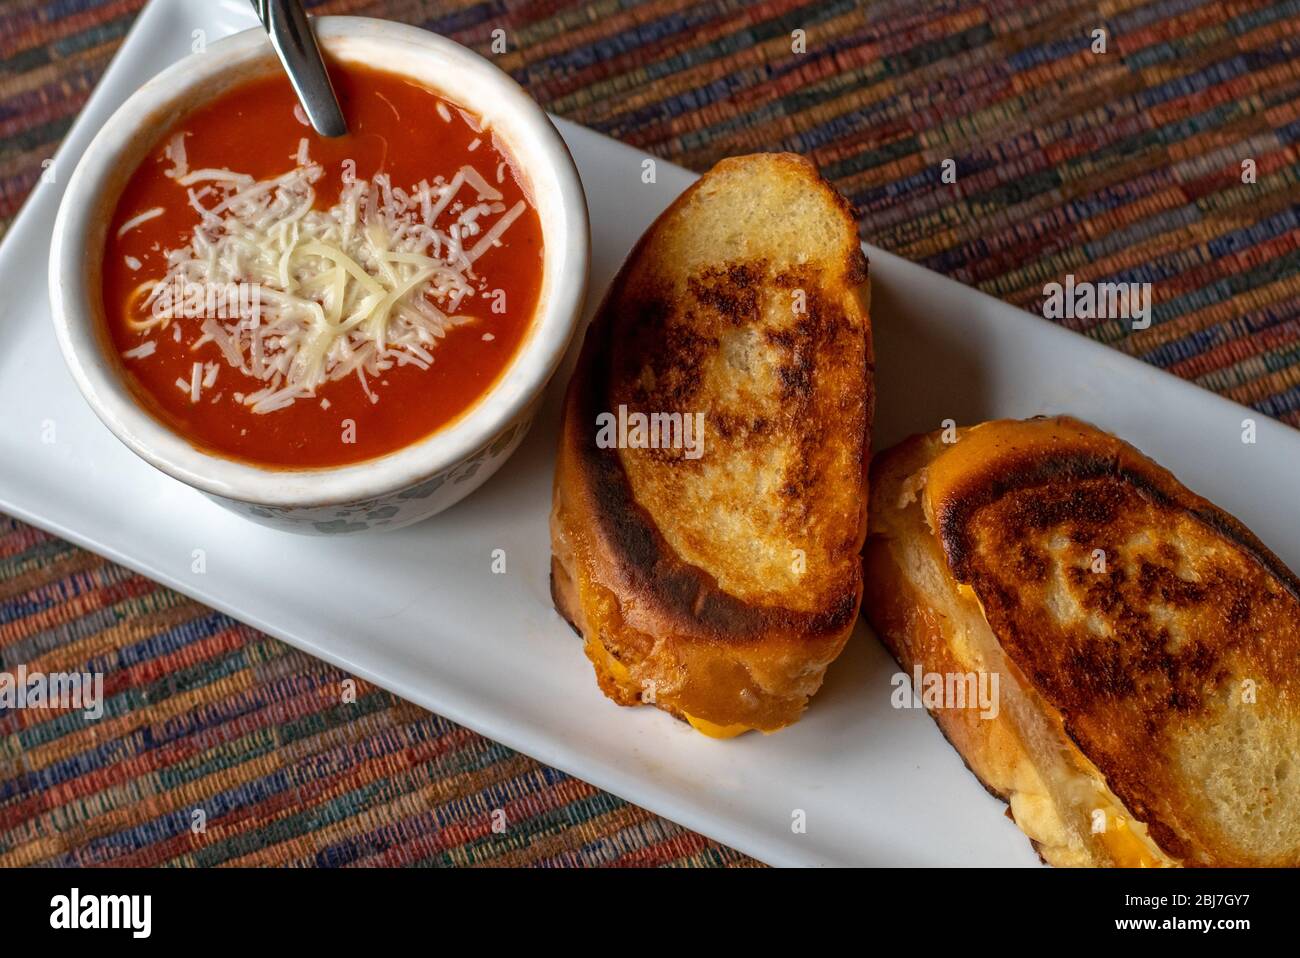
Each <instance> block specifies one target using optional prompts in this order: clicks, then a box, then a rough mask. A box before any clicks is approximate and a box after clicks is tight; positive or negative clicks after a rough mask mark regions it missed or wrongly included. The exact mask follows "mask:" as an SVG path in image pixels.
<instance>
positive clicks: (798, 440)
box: [551, 154, 872, 737]
mask: <svg viewBox="0 0 1300 958" xmlns="http://www.w3.org/2000/svg"><path fill="white" fill-rule="evenodd" d="M866 270H867V262H866V257H865V256H864V255H863V253H862V250H861V247H860V245H859V242H858V236H857V229H856V225H855V222H854V218H853V215H852V210H851V208H850V207H849V205H848V203H847V202H846V201H845V200H844V199H843V198H842V197H840V195H839V194H838V193H836V192H835V190H834V189H833V188H832V187H831V186H830V185H829V184H827V183H826V182H825V181H824V180H822V179H821V178H820V177H819V176H818V175H817V172H816V169H815V167H813V165H812V164H811V163H809V162H808V161H807V160H805V159H803V158H801V157H799V156H795V155H791V154H766V155H756V156H745V157H738V158H735V159H728V160H723V161H722V162H720V163H719V164H718V165H717V166H716V167H714V168H713V170H712V171H710V172H709V173H707V174H706V175H705V176H704V177H702V178H701V179H700V180H699V181H698V182H697V183H695V184H694V185H693V186H692V187H691V188H690V189H688V190H687V191H686V192H685V193H683V194H682V195H681V196H680V197H679V198H678V199H677V200H676V202H674V203H673V204H672V206H671V207H669V209H668V210H667V211H666V212H665V213H664V214H663V215H662V216H661V217H660V218H659V219H658V221H656V222H655V224H654V225H653V226H652V227H651V228H650V230H649V231H648V232H647V233H646V235H645V236H644V237H642V239H641V241H640V243H638V245H637V247H636V248H635V249H634V250H633V251H632V254H631V256H630V257H629V259H628V261H627V262H626V264H625V265H624V266H623V269H622V271H621V272H620V273H619V275H618V276H617V277H616V279H615V280H614V283H613V285H612V286H611V287H610V290H609V293H608V294H607V296H606V299H605V301H604V303H603V304H602V306H601V308H600V311H599V313H598V314H597V316H596V319H595V320H594V321H593V323H592V325H591V328H590V329H589V330H588V332H587V337H586V341H585V343H584V346H583V350H582V355H581V358H580V360H579V363H578V367H577V370H576V372H575V373H574V376H573V379H572V381H571V382H570V384H569V391H568V395H567V397H566V401H565V407H564V423H563V429H562V434H561V438H560V449H559V457H558V461H557V466H556V473H555V497H554V509H553V513H552V520H551V535H552V550H553V559H552V565H551V581H552V594H553V596H554V599H555V605H556V608H557V609H558V610H559V611H560V613H561V614H562V615H564V616H565V618H567V619H568V620H569V622H570V623H571V624H572V625H573V626H574V627H575V628H576V629H577V630H578V631H579V632H580V633H581V634H582V635H583V636H584V637H585V639H586V651H587V654H588V656H589V657H590V659H591V661H592V663H593V665H594V666H595V669H596V676H597V680H598V681H599V683H600V687H601V688H602V689H603V690H604V692H605V694H606V695H608V696H609V697H610V698H612V699H614V700H615V701H616V702H619V703H621V704H624V705H634V704H642V703H645V704H654V705H656V706H658V707H659V708H661V709H664V710H665V711H667V712H670V713H672V714H673V715H676V716H678V717H679V718H683V719H686V720H688V721H690V722H691V724H692V725H694V726H695V727H696V728H697V729H699V730H701V731H703V732H705V733H706V734H710V735H714V736H717V737H728V736H730V735H733V734H737V733H739V732H742V731H745V730H748V729H761V730H762V731H764V732H770V731H773V730H775V729H779V728H781V727H782V726H784V725H788V724H790V723H791V722H793V721H795V720H796V719H797V718H798V717H799V715H800V713H801V712H802V710H803V708H804V706H805V704H806V703H807V701H808V699H809V697H810V696H811V695H812V694H813V693H814V692H816V691H817V689H818V687H819V686H820V685H821V682H822V676H823V674H824V673H825V670H826V667H827V666H828V665H829V664H830V663H831V661H832V660H833V659H834V658H835V657H836V656H837V655H838V654H839V652H840V649H841V648H842V647H843V645H844V642H845V641H846V639H847V638H848V635H849V632H850V630H851V629H852V627H853V623H854V620H855V618H856V617H857V611H858V605H859V602H860V600H861V594H862V569H861V558H860V550H861V546H862V541H863V538H864V537H865V534H866V465H867V461H868V455H869V452H868V450H869V448H870V429H871V414H872V379H871V370H872V352H871V329H870V323H869V321H868V316H867V303H866V282H867V273H866ZM637 414H644V415H647V416H649V415H655V414H661V415H681V416H683V420H682V421H683V422H684V423H690V422H695V423H700V424H702V427H703V432H702V439H703V443H702V446H700V447H699V448H696V449H694V450H690V449H686V448H684V447H685V443H684V442H683V443H682V444H681V445H682V447H683V448H662V446H663V445H665V443H660V445H661V448H628V447H627V446H631V445H633V444H635V443H637V442H639V441H640V440H638V438H637V437H636V436H635V435H634V432H633V430H632V429H631V428H628V429H627V430H626V443H625V444H624V446H625V447H623V448H618V447H615V448H609V447H608V446H609V440H610V438H611V434H610V431H609V430H608V429H607V428H606V427H609V426H610V424H611V421H612V420H614V419H616V418H617V419H619V422H620V423H627V424H631V423H633V421H634V417H635V416H636V415H637ZM602 429H606V432H605V434H604V436H603V438H602V435H601V431H602ZM694 432H695V433H696V434H697V435H696V436H695V438H696V439H698V438H700V436H699V435H698V432H699V430H698V429H696V430H694ZM620 435H622V433H620ZM641 439H644V435H642V437H641ZM667 445H671V443H669V444H667Z"/></svg>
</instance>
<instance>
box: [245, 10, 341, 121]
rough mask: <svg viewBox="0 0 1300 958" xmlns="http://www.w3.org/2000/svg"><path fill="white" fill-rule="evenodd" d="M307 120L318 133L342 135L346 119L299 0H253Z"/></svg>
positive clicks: (314, 35)
mask: <svg viewBox="0 0 1300 958" xmlns="http://www.w3.org/2000/svg"><path fill="white" fill-rule="evenodd" d="M252 3H253V9H254V10H256V11H257V16H258V17H259V19H261V21H262V26H264V27H265V28H266V32H267V35H268V36H270V38H271V46H272V47H274V48H275V52H276V54H278V55H279V57H280V62H281V63H282V64H284V71H285V72H286V73H288V74H289V82H290V83H291V84H293V90H294V92H295V93H297V94H298V101H299V102H300V103H302V108H303V109H304V110H306V111H307V119H309V120H311V125H312V126H313V127H314V128H315V130H316V132H317V133H319V134H320V135H321V136H343V135H345V134H346V133H347V132H348V124H347V121H346V120H344V119H343V111H342V110H341V109H340V108H339V101H338V97H337V96H335V94H334V85H333V84H332V83H330V75H329V73H328V71H326V69H325V61H324V60H322V59H321V55H320V47H318V46H317V45H316V34H314V33H313V32H312V29H311V24H310V23H308V22H307V12H306V11H305V10H303V8H302V3H301V2H300V0H252Z"/></svg>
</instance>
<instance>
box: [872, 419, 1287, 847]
mask: <svg viewBox="0 0 1300 958" xmlns="http://www.w3.org/2000/svg"><path fill="white" fill-rule="evenodd" d="M949 438H952V437H949ZM871 482H872V503H871V530H870V534H869V536H868V539H867V544H866V548H865V550H864V558H865V575H866V583H867V584H866V594H865V597H864V600H863V611H864V614H865V615H866V616H867V617H868V618H869V620H870V622H871V623H872V625H873V627H874V628H875V630H876V632H877V634H878V635H880V637H881V638H882V639H883V640H884V641H885V643H886V645H888V646H889V648H890V649H891V650H892V651H893V653H894V656H895V657H896V658H897V659H898V661H899V663H900V664H901V665H902V666H903V667H904V668H905V669H906V670H908V672H909V673H911V672H913V671H914V670H915V669H916V668H917V667H918V666H919V667H920V668H921V670H922V672H923V674H926V675H930V674H935V675H949V674H961V673H966V672H986V673H992V674H996V675H997V676H998V678H999V680H1000V681H999V683H998V688H999V690H1000V703H999V708H998V709H997V710H996V712H997V714H996V717H993V718H981V713H980V712H979V711H977V710H975V709H973V708H964V709H962V708H952V707H947V708H944V707H939V708H931V712H932V714H933V715H934V717H935V719H936V720H937V721H938V723H939V725H940V727H941V728H942V730H943V731H944V734H945V735H946V736H947V737H948V739H949V741H951V742H952V744H953V745H954V746H955V747H956V748H957V750H958V751H959V752H960V753H961V754H962V757H963V758H964V759H965V760H966V763H967V765H968V766H969V767H970V768H971V770H972V771H973V772H974V773H975V774H976V775H977V776H978V777H979V778H980V780H981V781H982V782H983V783H984V785H985V786H986V787H987V788H988V789H989V790H990V791H992V792H993V793H994V794H996V795H998V796H1000V797H1001V798H1003V799H1005V800H1006V801H1008V802H1009V803H1010V810H1011V814H1012V816H1013V818H1014V819H1015V821H1016V823H1017V824H1018V825H1020V827H1021V828H1022V829H1023V830H1024V831H1025V832H1026V833H1027V834H1028V836H1029V837H1030V839H1031V840H1033V842H1034V844H1035V846H1036V847H1037V849H1038V851H1039V853H1040V855H1041V856H1042V858H1043V859H1044V860H1045V861H1047V862H1050V863H1052V864H1058V865H1221V866H1251V865H1260V866H1277V865H1292V866H1294V865H1300V669H1297V665H1298V664H1300V581H1297V579H1296V577H1295V576H1294V575H1293V574H1292V573H1291V572H1290V571H1289V570H1288V569H1287V568H1286V567H1285V566H1284V565H1283V563H1282V562H1281V561H1280V560H1279V559H1278V558H1277V557H1276V556H1274V555H1273V554H1272V553H1271V552H1269V550H1268V549H1267V548H1265V547H1264V545H1263V544H1262V543H1260V541H1259V540H1258V539H1256V538H1255V536H1254V535H1252V534H1251V533H1250V531H1249V530H1247V529H1246V528H1245V527H1244V526H1242V524H1241V523H1240V522H1238V521H1237V520H1235V519H1234V518H1232V517H1231V516H1229V515H1227V514H1226V513H1224V512H1223V511H1222V510H1220V509H1219V508H1217V507H1216V506H1214V505H1213V504H1211V503H1210V502H1208V501H1206V500H1205V499H1202V498H1201V497H1199V496H1197V495H1195V494H1194V493H1192V492H1189V491H1188V490H1187V489H1186V488H1185V487H1183V486H1182V485H1181V484H1180V483H1179V482H1178V481H1177V480H1176V479H1175V478H1174V477H1173V476H1172V475H1171V474H1170V473H1169V472H1167V471H1166V470H1164V469H1162V468H1161V467H1160V466H1158V465H1156V464H1155V463H1154V462H1152V461H1151V460H1150V459H1147V458H1146V457H1145V456H1143V455H1142V454H1141V453H1140V452H1138V451H1137V450H1136V449H1134V448H1133V447H1132V446H1129V445H1128V444H1126V443H1124V442H1122V441H1120V440H1119V439H1117V438H1115V437H1114V436H1111V435H1109V434H1108V433H1105V432H1102V431H1101V430H1099V429H1096V428H1095V427H1093V426H1090V425H1087V424H1085V423H1082V422H1079V421H1077V420H1074V419H1069V418H1055V419H1032V420H1027V421H1024V422H1015V421H996V422H988V423H984V424H983V425H980V426H976V427H974V428H971V429H964V430H960V431H957V436H956V441H955V442H952V443H944V442H943V439H942V437H941V435H940V434H938V433H936V434H931V435H927V436H918V437H914V438H912V439H909V440H907V441H906V442H904V443H902V444H900V445H898V446H896V447H894V448H893V449H891V450H889V451H888V452H886V453H884V454H882V455H880V456H878V457H877V458H876V461H875V462H874V463H873V465H872V476H871ZM941 704H942V705H948V706H951V705H952V703H950V702H944V703H941ZM985 714H987V713H985Z"/></svg>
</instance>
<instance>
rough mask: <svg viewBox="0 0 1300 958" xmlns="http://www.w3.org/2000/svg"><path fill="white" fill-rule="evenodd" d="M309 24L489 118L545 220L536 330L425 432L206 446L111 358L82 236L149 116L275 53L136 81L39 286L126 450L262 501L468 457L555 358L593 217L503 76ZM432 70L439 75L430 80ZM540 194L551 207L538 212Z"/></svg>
mask: <svg viewBox="0 0 1300 958" xmlns="http://www.w3.org/2000/svg"><path fill="white" fill-rule="evenodd" d="M312 22H313V24H314V27H315V30H316V34H317V37H318V38H319V40H320V43H321V45H322V47H324V48H325V49H326V50H327V51H330V52H334V53H336V54H339V55H340V56H341V59H343V60H344V61H345V62H349V61H351V62H360V63H363V64H366V65H370V66H373V67H375V68H378V69H381V70H385V71H386V72H395V73H398V74H400V75H407V76H411V77H412V79H416V80H417V81H418V82H420V83H422V84H423V85H426V86H429V87H431V88H433V89H435V90H437V91H438V92H439V93H442V94H445V95H446V96H447V97H449V98H450V99H452V100H454V101H456V102H458V103H460V104H462V105H464V106H466V107H467V108H469V109H470V110H472V111H474V112H475V113H476V114H478V115H479V116H483V117H489V118H490V120H491V122H492V125H493V128H494V130H496V131H497V132H499V133H501V135H502V136H503V138H504V139H505V140H506V146H507V148H508V149H509V151H510V153H511V155H512V156H513V157H514V159H515V161H516V162H517V163H518V164H519V165H520V167H522V168H523V170H524V172H525V175H526V176H527V177H528V179H529V181H530V187H531V189H532V191H533V193H534V200H535V203H536V205H537V207H538V212H539V218H540V219H541V225H542V237H543V249H544V254H543V256H544V259H543V277H542V284H541V290H540V292H539V300H538V305H537V309H536V312H535V314H534V316H533V320H532V326H531V328H530V330H529V331H528V333H527V334H526V336H525V339H524V340H523V341H522V342H521V343H520V344H519V346H518V347H516V351H515V354H514V356H513V357H512V358H511V360H510V361H509V362H508V363H507V365H506V366H505V368H504V369H503V370H502V372H501V373H500V374H499V375H498V377H497V379H496V381H495V382H494V383H493V385H492V386H490V387H489V388H488V389H487V391H486V392H484V393H483V394H482V395H481V396H479V397H478V398H477V399H476V400H475V401H474V403H473V404H472V405H471V406H470V407H469V408H468V409H467V410H466V411H465V412H463V413H461V415H460V416H459V417H458V418H457V419H455V420H453V421H452V422H451V423H449V424H447V425H444V426H443V427H441V428H440V429H438V430H437V431H435V432H433V433H432V434H430V435H428V436H425V437H424V438H422V439H418V440H416V441H415V442H413V443H411V444H409V445H407V446H403V447H401V448H399V449H396V450H394V451H392V452H389V453H387V454H385V455H382V456H379V457H376V458H373V459H367V460H363V461H361V462H356V463H349V464H345V465H338V466H325V467H318V468H310V469H294V468H278V467H272V466H260V465H257V464H256V463H251V462H244V461H240V460H237V459H231V458H227V457H224V456H222V455H220V454H217V453H213V452H208V451H205V450H203V449H201V448H199V447H197V446H195V445H193V444H191V442H190V441H189V440H187V439H186V438H184V437H183V436H182V435H181V434H179V433H178V432H176V431H174V430H172V429H171V428H170V427H168V426H167V425H165V424H164V423H163V422H162V421H160V420H159V419H157V418H155V417H154V415H153V414H151V413H150V412H148V411H147V410H146V409H145V408H144V407H143V406H142V405H141V404H140V402H139V401H138V400H137V399H136V398H135V397H134V395H133V394H132V392H131V389H130V387H129V386H128V384H127V382H126V380H125V378H124V377H123V375H122V372H121V370H119V369H118V368H117V366H118V364H119V362H120V361H119V360H117V359H116V358H115V357H113V356H111V355H109V354H108V353H107V351H106V350H105V348H104V343H103V340H104V338H105V337H104V335H103V331H101V330H99V329H98V328H97V327H98V326H99V325H100V322H99V314H100V312H102V306H97V305H96V300H95V298H97V297H99V296H100V295H101V294H100V291H99V288H98V284H97V283H96V284H94V287H93V288H92V284H91V282H90V276H91V274H92V273H93V272H95V271H94V270H92V268H91V265H90V264H91V263H92V257H94V256H98V255H102V253H100V252H99V251H98V250H94V249H93V248H92V240H93V238H94V230H95V228H96V225H97V222H96V218H97V215H98V213H99V210H100V209H103V208H104V206H105V205H106V203H105V202H104V201H103V194H104V192H105V191H106V189H107V188H108V187H109V184H110V182H111V180H112V177H113V176H114V175H115V170H117V168H118V166H120V163H119V162H118V161H119V160H120V159H122V158H123V154H125V153H127V152H128V151H130V150H131V149H132V148H133V147H137V146H138V143H139V141H140V140H141V139H145V138H147V139H149V140H150V142H151V143H152V142H156V140H157V138H158V137H159V136H160V135H161V133H162V132H163V131H162V130H159V129H158V127H157V124H156V123H151V120H156V118H157V117H158V116H159V115H160V114H161V113H163V112H164V111H166V110H167V109H168V108H169V107H172V108H176V107H178V106H179V105H181V104H184V107H183V109H184V110H185V111H188V110H191V109H194V108H196V107H198V106H200V105H201V104H202V103H204V102H207V101H208V100H209V99H211V96H210V95H205V94H204V93H203V92H202V90H203V88H204V85H205V84H207V85H208V86H209V87H214V88H216V89H217V91H218V92H222V91H224V89H226V88H228V86H229V85H230V84H225V85H222V84H216V83H213V81H214V80H216V79H217V78H221V79H223V80H229V79H231V78H232V77H235V76H238V75H239V74H240V72H241V71H242V72H248V68H249V66H250V65H251V64H254V63H259V62H260V61H263V60H265V59H267V58H271V59H272V60H273V59H274V53H273V51H272V50H271V47H270V43H269V40H268V39H267V37H266V34H265V32H264V31H263V30H262V29H261V28H260V27H254V28H251V29H249V30H245V31H242V32H240V33H236V34H234V35H232V36H229V37H225V38H223V39H221V40H217V41H215V42H213V43H210V44H208V46H207V48H206V50H204V51H202V52H198V53H192V54H190V55H188V56H186V57H184V58H182V59H181V60H179V61H177V62H176V63H174V64H172V65H171V66H169V67H167V68H166V69H165V70H163V71H162V72H161V73H159V74H158V75H157V76H155V77H154V78H153V79H152V80H150V81H148V82H147V83H145V84H144V85H143V86H141V87H140V88H139V89H138V90H136V92H135V93H133V94H132V95H131V96H130V97H129V98H128V99H127V100H126V102H125V103H123V104H122V105H121V106H120V107H119V108H118V109H117V110H116V111H115V112H114V113H113V115H112V116H111V117H110V118H109V119H108V121H107V122H106V123H105V124H104V126H103V128H102V129H100V131H99V132H98V133H97V134H96V135H95V137H94V139H93V140H92V141H91V143H90V145H89V146H88V147H87V148H86V151H85V153H84V154H83V155H82V157H81V160H80V161H79V162H78V164H77V167H76V169H75V170H74V172H73V174H72V176H71V178H70V179H69V181H68V187H67V190H66V192H65V193H64V196H63V199H62V201H61V203H60V205H59V211H58V214H57V216H56V218H55V224H54V232H53V239H52V242H51V248H50V263H49V294H50V306H51V314H52V316H53V318H54V325H55V332H56V336H57V339H58V343H59V348H60V351H61V352H62V354H63V358H64V361H65V363H66V364H67V366H68V368H69V371H70V372H71V374H72V377H73V379H74V380H75V382H76V384H77V387H78V389H79V390H80V391H81V393H82V395H83V396H84V397H85V399H86V401H87V403H88V404H89V405H90V407H91V409H92V410H93V411H94V412H95V414H96V415H97V416H98V417H99V419H100V420H101V421H103V423H104V424H105V425H106V426H107V427H108V428H109V429H110V430H111V431H112V432H113V433H114V435H116V436H117V438H118V439H119V440H121V441H122V442H123V443H124V444H125V445H126V446H128V447H129V448H130V449H131V450H132V451H133V452H134V453H135V454H136V455H138V456H140V457H141V458H142V459H144V460H145V461H146V462H148V463H150V464H151V465H152V466H154V467H155V468H157V469H159V470H160V471H162V472H164V473H166V474H167V475H170V476H172V477H173V478H175V479H178V480H180V481H181V482H184V483H186V484H187V485H190V486H193V487H194V488H196V489H199V490H201V491H203V492H206V493H210V494H213V495H216V496H220V497H223V498H227V499H234V500H239V501H243V502H247V503H252V504H255V505H261V506H268V507H272V508H293V507H302V508H312V507H319V506H328V505H337V504H341V503H347V502H353V501H358V500H364V499H370V498H374V497H377V496H382V495H386V494H389V493H393V492H397V491H400V490H402V489H406V488H409V487H411V486H413V485H416V484H418V483H419V482H421V481H423V480H426V479H428V478H431V477H432V476H434V475H437V474H439V473H441V472H444V471H446V470H448V469H450V468H453V467H455V466H456V465H458V464H460V463H463V462H465V461H466V460H468V459H470V458H471V457H472V456H474V455H475V454H476V453H477V452H479V451H480V450H482V449H483V448H484V447H485V446H487V445H488V444H490V443H491V442H492V441H493V439H494V438H495V437H496V436H497V435H498V434H499V433H500V432H501V431H502V430H503V429H505V428H506V427H507V426H508V425H509V424H510V423H511V422H512V421H514V420H515V419H517V418H518V417H519V416H520V415H521V414H523V413H524V412H525V411H526V409H527V408H528V407H529V406H530V405H531V404H532V403H533V402H534V401H535V400H536V399H537V398H538V397H539V396H540V394H541V393H542V391H543V390H544V389H545V387H546V384H547V383H548V381H549V380H550V378H551V376H552V375H553V374H554V373H555V371H556V369H557V368H558V367H559V364H560V362H561V360H562V359H563V357H564V354H565V352H566V350H567V349H568V347H569V344H570V342H571V340H572V338H573V336H574V334H575V333H576V331H577V327H578V324H579V321H580V319H581V315H582V310H583V305H584V300H585V296H586V287H587V278H588V273H589V270H590V225H589V222H588V214H587V204H586V197H585V194H584V192H583V187H582V181H581V179H580V178H579V176H578V171H577V167H576V166H575V164H574V162H573V158H572V156H571V155H570V153H569V150H568V147H567V146H566V145H565V143H564V140H563V139H562V138H561V136H560V134H559V132H558V131H557V130H556V128H555V126H554V125H553V124H552V123H551V121H550V118H549V117H548V116H547V114H546V112H545V111H544V110H543V109H542V108H541V107H540V106H539V105H538V104H537V103H536V102H535V101H534V100H533V99H532V98H531V97H530V96H529V95H528V94H527V93H526V92H525V91H524V90H523V88H522V87H520V86H519V84H518V83H516V82H515V81H514V80H513V79H512V78H511V77H510V76H509V75H508V74H507V73H505V72H504V71H503V70H501V69H500V68H498V67H497V66H496V65H495V64H493V63H491V62H490V61H489V60H487V59H485V58H484V57H482V56H480V55H479V54H477V53H475V52H474V51H472V50H469V49H467V48H466V47H463V46H461V45H460V44H458V43H455V42H454V41H452V40H449V39H447V38H445V37H442V36H439V35H437V34H434V33H430V32H429V31H427V30H423V29H420V28H419V27H413V26H410V25H407V24H401V23H395V22H392V21H388V20H377V19H373V18H369V17H345V16H329V17H314V18H313V20H312ZM349 44H359V45H360V46H362V47H363V48H364V47H370V46H374V47H384V48H388V50H389V52H393V53H401V54H405V55H412V56H419V57H423V58H427V59H428V61H429V66H428V67H427V68H426V69H427V71H428V72H427V73H426V74H425V75H424V76H416V75H413V74H412V72H411V70H410V69H409V68H408V69H395V68H394V67H392V66H391V65H390V64H389V63H387V62H375V59H373V58H372V59H367V58H366V57H364V56H360V57H358V56H349V55H348V53H347V47H348V46H349ZM340 48H341V49H340ZM277 68H278V67H277ZM435 71H436V73H437V76H438V79H437V80H436V81H435V80H432V79H431V78H430V77H429V74H432V73H434V72H435ZM249 75H250V76H251V75H253V74H252V73H251V72H250V73H249ZM196 91H199V92H197V93H196ZM507 130H509V133H507V132H506V131H507ZM133 168H134V164H132V169H133ZM543 199H544V200H545V206H546V208H547V209H548V211H549V212H550V213H551V214H552V215H549V216H543V215H541V214H542V212H543V206H544V203H543ZM113 202H114V203H116V196H114V197H113ZM100 222H102V220H101V221H100Z"/></svg>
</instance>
